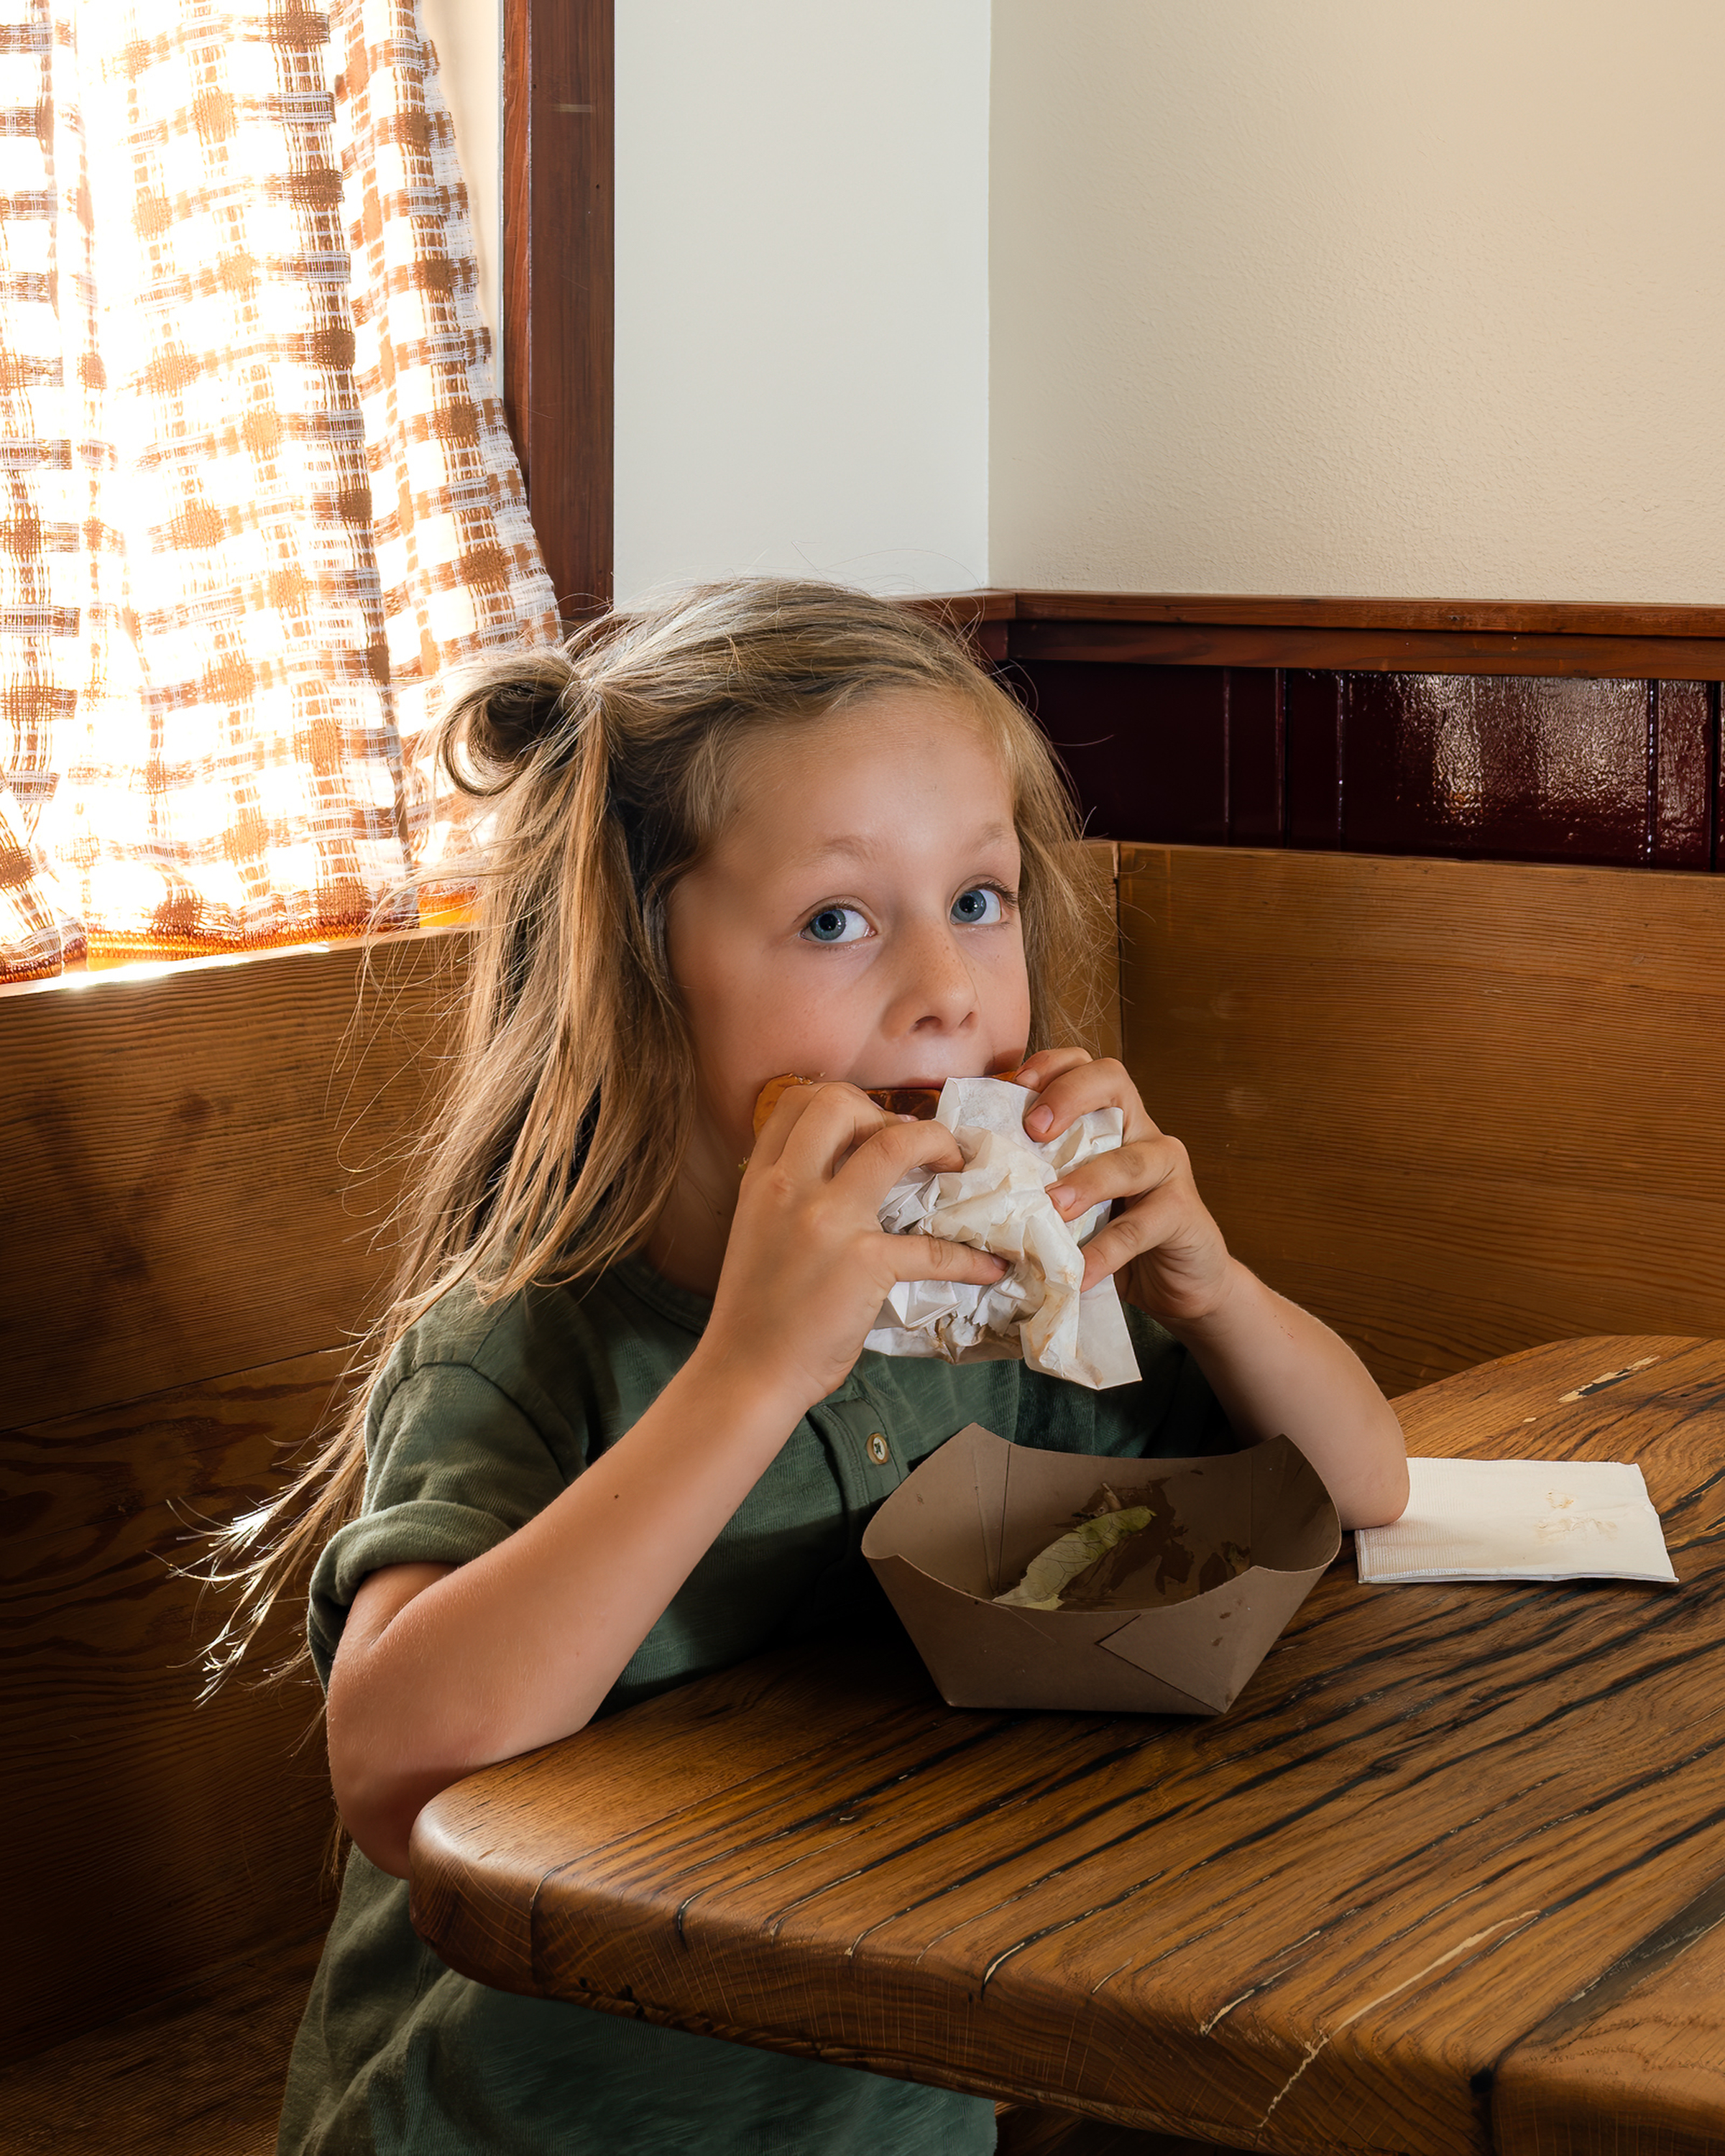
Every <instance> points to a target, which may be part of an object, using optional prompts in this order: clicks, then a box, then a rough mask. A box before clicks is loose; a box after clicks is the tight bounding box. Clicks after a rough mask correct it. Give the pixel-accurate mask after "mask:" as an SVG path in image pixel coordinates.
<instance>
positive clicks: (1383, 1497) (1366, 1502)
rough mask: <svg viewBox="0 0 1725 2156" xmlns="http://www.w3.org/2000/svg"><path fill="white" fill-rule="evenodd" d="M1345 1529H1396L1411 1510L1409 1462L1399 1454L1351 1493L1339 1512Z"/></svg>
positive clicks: (1350, 1491) (1387, 1461) (1386, 1461)
mask: <svg viewBox="0 0 1725 2156" xmlns="http://www.w3.org/2000/svg"><path fill="white" fill-rule="evenodd" d="M1336 1509H1337V1512H1340V1514H1341V1515H1342V1524H1343V1527H1394V1524H1395V1522H1397V1521H1398V1520H1399V1519H1400V1517H1401V1516H1402V1514H1403V1513H1404V1512H1406V1511H1407V1509H1408V1462H1407V1456H1406V1455H1405V1454H1404V1453H1400V1452H1398V1453H1397V1454H1396V1455H1395V1457H1394V1459H1392V1460H1385V1461H1384V1464H1383V1465H1382V1466H1381V1467H1378V1469H1377V1470H1376V1471H1374V1472H1373V1474H1372V1475H1370V1476H1368V1477H1365V1478H1363V1479H1362V1481H1360V1483H1359V1484H1358V1486H1356V1487H1354V1488H1353V1489H1351V1490H1349V1491H1348V1493H1347V1496H1346V1498H1345V1500H1344V1501H1343V1502H1342V1503H1341V1504H1339V1505H1338V1506H1337V1508H1336Z"/></svg>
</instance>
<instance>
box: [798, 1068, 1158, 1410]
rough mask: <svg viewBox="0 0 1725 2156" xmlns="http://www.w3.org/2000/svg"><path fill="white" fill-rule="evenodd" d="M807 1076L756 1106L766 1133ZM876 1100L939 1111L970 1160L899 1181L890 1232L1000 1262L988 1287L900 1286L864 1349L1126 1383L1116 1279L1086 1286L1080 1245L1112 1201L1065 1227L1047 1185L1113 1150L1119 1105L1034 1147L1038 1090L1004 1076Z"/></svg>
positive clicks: (1129, 1372) (1132, 1366)
mask: <svg viewBox="0 0 1725 2156" xmlns="http://www.w3.org/2000/svg"><path fill="white" fill-rule="evenodd" d="M808 1082H809V1081H806V1080H803V1079H799V1078H795V1077H790V1076H787V1077H784V1078H776V1079H774V1080H773V1081H771V1083H770V1084H769V1085H768V1086H766V1087H765V1088H764V1089H763V1091H762V1095H761V1098H760V1101H758V1102H757V1106H756V1110H755V1128H756V1129H757V1131H758V1130H759V1129H760V1127H761V1126H762V1123H764V1122H765V1121H766V1119H767V1117H768V1116H769V1115H770V1114H771V1113H772V1111H773V1106H775V1105H776V1103H777V1102H778V1100H779V1099H780V1097H781V1096H783V1093H784V1092H785V1091H786V1089H787V1088H788V1087H789V1086H797V1085H803V1084H806V1083H808ZM869 1097H870V1100H872V1101H876V1102H878V1103H879V1105H880V1106H882V1107H884V1108H886V1110H887V1111H888V1113H889V1114H896V1115H920V1116H925V1117H926V1116H928V1115H929V1114H930V1113H931V1111H932V1116H933V1119H934V1121H936V1122H940V1123H942V1124H944V1125H945V1127H947V1129H948V1130H949V1131H951V1132H952V1136H953V1137H954V1139H955V1140H956V1141H957V1146H958V1150H959V1152H961V1153H962V1154H963V1159H964V1165H963V1168H953V1169H947V1170H944V1171H941V1172H939V1173H919V1174H916V1175H915V1176H911V1177H908V1178H906V1180H905V1181H904V1182H902V1183H896V1184H895V1185H894V1186H893V1188H892V1189H891V1191H889V1192H888V1193H887V1196H886V1203H885V1204H883V1205H882V1206H881V1208H880V1224H881V1226H882V1227H883V1228H884V1229H886V1231H887V1232H888V1234H889V1235H937V1236H942V1237H943V1238H945V1239H946V1240H947V1241H949V1242H954V1243H967V1244H968V1245H970V1246H971V1248H972V1249H973V1250H987V1251H988V1252H989V1253H990V1254H991V1255H993V1256H995V1257H998V1258H1002V1259H1004V1260H1006V1263H1007V1267H1008V1270H1007V1271H1006V1272H1005V1274H1004V1276H1002V1278H1001V1279H999V1281H995V1282H994V1283H993V1285H992V1286H986V1287H978V1286H971V1285H970V1284H969V1283H968V1282H966V1281H901V1282H900V1283H899V1284H898V1286H896V1287H895V1288H894V1289H893V1291H892V1292H891V1295H890V1296H888V1297H887V1299H886V1302H885V1303H884V1304H883V1305H882V1306H881V1309H880V1316H879V1317H877V1318H876V1320H875V1326H874V1329H873V1330H872V1331H871V1332H870V1334H869V1336H868V1338H867V1339H866V1341H865V1342H864V1345H865V1347H872V1348H874V1349H875V1351H876V1352H877V1353H880V1354H883V1355H923V1356H928V1355H938V1356H942V1357H943V1358H945V1359H946V1360H947V1362H949V1363H976V1362H997V1361H1003V1360H1005V1359H1007V1358H1011V1357H1016V1356H1022V1357H1023V1358H1024V1360H1025V1362H1027V1363H1029V1364H1030V1366H1031V1368H1033V1369H1037V1370H1045V1371H1046V1372H1047V1373H1049V1374H1050V1376H1051V1377H1056V1378H1068V1379H1070V1381H1071V1382H1072V1383H1074V1384H1080V1385H1089V1386H1091V1387H1092V1388H1096V1389H1100V1388H1101V1387H1103V1386H1106V1385H1123V1384H1128V1383H1131V1382H1132V1379H1134V1378H1137V1375H1138V1365H1137V1357H1136V1356H1135V1355H1134V1354H1133V1353H1132V1339H1131V1337H1130V1335H1129V1334H1128V1332H1127V1327H1126V1314H1125V1312H1123V1311H1122V1308H1121V1306H1120V1297H1119V1294H1118V1292H1117V1290H1116V1288H1115V1286H1114V1282H1113V1281H1112V1280H1111V1279H1108V1280H1104V1281H1098V1282H1097V1283H1096V1286H1094V1287H1093V1288H1091V1290H1090V1291H1089V1293H1088V1294H1085V1293H1083V1292H1082V1291H1081V1290H1082V1282H1083V1279H1084V1250H1083V1246H1084V1245H1085V1244H1086V1242H1087V1241H1088V1240H1089V1239H1090V1237H1091V1235H1094V1234H1095V1233H1096V1229H1098V1228H1099V1227H1101V1224H1102V1223H1103V1221H1104V1220H1105V1219H1106V1218H1107V1214H1108V1208H1107V1207H1106V1205H1097V1206H1093V1207H1092V1208H1091V1210H1090V1211H1089V1212H1088V1213H1086V1214H1083V1215H1082V1216H1081V1218H1080V1219H1076V1220H1073V1221H1070V1222H1069V1221H1066V1220H1063V1219H1061V1218H1060V1214H1059V1213H1058V1212H1056V1210H1055V1208H1054V1206H1053V1205H1052V1204H1050V1201H1049V1198H1048V1191H1049V1189H1050V1186H1051V1185H1052V1184H1054V1183H1057V1182H1058V1181H1059V1180H1060V1178H1061V1177H1062V1176H1063V1175H1065V1174H1066V1173H1069V1172H1070V1170H1071V1169H1073V1168H1077V1167H1079V1166H1081V1164H1082V1163H1084V1162H1085V1161H1086V1160H1089V1159H1090V1158H1091V1157H1092V1156H1093V1155H1095V1154H1096V1153H1099V1152H1112V1151H1113V1150H1114V1148H1115V1147H1117V1146H1118V1145H1119V1143H1120V1142H1121V1137H1122V1129H1123V1119H1122V1116H1121V1112H1120V1111H1119V1109H1118V1108H1093V1109H1091V1111H1090V1112H1089V1113H1088V1114H1087V1115H1083V1116H1080V1117H1079V1118H1078V1120H1077V1121H1076V1122H1075V1123H1073V1124H1072V1125H1071V1126H1070V1127H1069V1128H1068V1129H1066V1130H1064V1131H1062V1132H1060V1136H1059V1137H1056V1138H1052V1139H1050V1140H1049V1141H1047V1142H1045V1143H1043V1144H1038V1143H1037V1142H1035V1141H1034V1139H1033V1138H1032V1137H1030V1136H1029V1132H1027V1131H1026V1130H1025V1128H1024V1116H1025V1112H1026V1111H1027V1110H1028V1109H1029V1106H1030V1104H1031V1102H1032V1101H1034V1099H1035V1097H1036V1096H1035V1095H1034V1093H1032V1092H1030V1091H1029V1090H1028V1089H1027V1088H1026V1087H1024V1086H1014V1085H1012V1084H1011V1083H1010V1082H1009V1081H1007V1080H1005V1079H1000V1078H949V1079H948V1080H947V1082H946V1084H945V1086H942V1088H941V1090H940V1092H939V1093H938V1095H937V1094H936V1093H935V1092H934V1091H933V1089H932V1088H931V1087H924V1086H912V1087H900V1088H896V1089H892V1088H888V1089H886V1090H884V1091H879V1092H871V1093H870V1096H869Z"/></svg>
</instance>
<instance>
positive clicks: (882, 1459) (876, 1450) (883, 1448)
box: [869, 1430, 892, 1467]
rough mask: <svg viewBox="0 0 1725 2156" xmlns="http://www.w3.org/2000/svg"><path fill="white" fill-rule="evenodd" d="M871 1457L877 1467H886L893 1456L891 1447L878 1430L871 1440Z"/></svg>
mask: <svg viewBox="0 0 1725 2156" xmlns="http://www.w3.org/2000/svg"><path fill="white" fill-rule="evenodd" d="M869 1457H870V1460H873V1461H874V1463H875V1466H877V1467H884V1466H886V1463H887V1461H888V1460H891V1457H892V1452H891V1447H890V1446H889V1445H888V1444H887V1442H886V1439H885V1438H884V1437H882V1436H881V1435H880V1431H879V1430H876V1431H875V1435H873V1436H872V1437H871V1438H870V1440H869Z"/></svg>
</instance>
